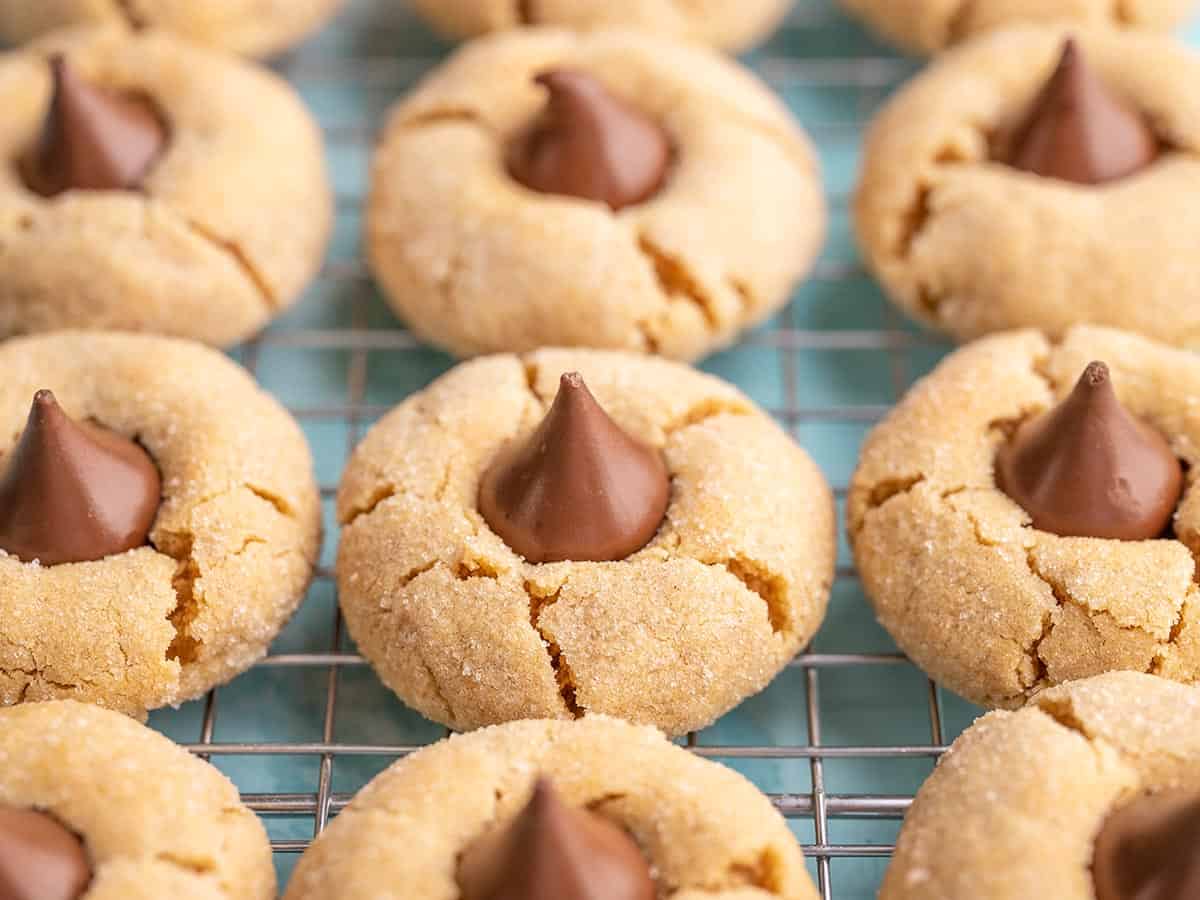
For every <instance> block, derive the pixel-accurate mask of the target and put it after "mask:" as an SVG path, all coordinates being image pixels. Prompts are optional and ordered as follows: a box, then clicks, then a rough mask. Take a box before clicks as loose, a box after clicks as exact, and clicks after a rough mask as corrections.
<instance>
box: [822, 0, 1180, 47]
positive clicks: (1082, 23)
mask: <svg viewBox="0 0 1200 900" xmlns="http://www.w3.org/2000/svg"><path fill="white" fill-rule="evenodd" d="M841 4H842V6H843V7H845V9H846V11H847V12H849V13H851V14H853V15H855V16H857V17H858V18H859V19H861V20H862V21H863V22H865V23H866V24H867V25H869V26H870V27H871V28H872V29H873V30H875V31H876V32H877V33H878V34H879V35H880V37H883V38H885V39H886V40H889V41H892V42H894V43H896V44H897V45H899V46H900V47H903V48H904V49H906V50H910V51H912V52H914V53H936V52H938V51H939V50H942V49H944V48H946V47H948V46H951V45H953V44H957V43H959V42H961V41H964V40H966V39H967V38H970V37H974V36H976V35H978V34H981V33H982V32H985V31H991V30H993V29H999V28H1006V27H1012V26H1014V25H1022V24H1035V23H1042V24H1047V25H1048V24H1053V23H1070V24H1071V25H1072V26H1074V27H1082V28H1095V27H1117V28H1122V29H1136V28H1144V29H1152V30H1158V31H1165V30H1167V29H1168V28H1172V27H1174V26H1175V25H1178V24H1179V23H1180V22H1182V21H1183V19H1184V18H1185V17H1186V16H1187V15H1188V13H1190V12H1191V11H1192V10H1193V9H1194V8H1195V4H1194V3H1193V2H1192V0H1134V2H1132V3H1126V2H1121V3H1113V2H1112V0H841Z"/></svg>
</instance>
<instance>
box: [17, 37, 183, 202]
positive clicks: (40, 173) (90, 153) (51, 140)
mask: <svg viewBox="0 0 1200 900" xmlns="http://www.w3.org/2000/svg"><path fill="white" fill-rule="evenodd" d="M50 71H51V73H52V75H53V78H54V93H53V95H52V97H51V99H50V108H49V109H48V110H47V112H46V121H45V123H44V124H43V126H42V136H41V139H40V140H39V142H38V145H37V147H35V148H34V149H33V150H32V151H30V153H28V154H27V155H26V156H25V158H24V159H23V160H22V161H21V173H22V175H23V176H24V178H25V183H26V184H27V185H28V186H29V189H30V190H32V191H34V192H36V193H38V194H41V195H42V196H43V197H53V196H55V195H56V194H61V193H62V192H63V191H69V190H75V189H78V190H90V191H110V190H133V189H135V188H137V187H139V186H140V185H141V183H142V179H143V178H144V177H145V176H146V173H147V172H148V171H149V170H150V167H151V166H152V165H153V164H154V162H155V161H156V160H157V159H158V157H159V155H160V154H161V153H162V150H163V147H164V146H166V143H167V133H166V128H165V127H164V126H163V123H162V120H161V119H160V118H159V116H158V113H157V111H156V110H155V107H154V106H153V104H151V103H150V101H148V100H146V99H144V98H141V97H136V96H129V95H124V94H116V93H113V92H111V91H106V90H103V89H101V88H98V87H94V86H93V85H90V84H88V83H87V82H86V81H84V80H83V79H82V78H80V77H79V75H78V73H76V71H75V70H74V69H73V68H72V67H71V66H70V65H69V64H68V63H67V61H66V59H64V58H63V57H62V56H55V57H54V58H53V59H51V60H50Z"/></svg>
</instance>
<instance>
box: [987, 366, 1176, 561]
mask: <svg viewBox="0 0 1200 900" xmlns="http://www.w3.org/2000/svg"><path fill="white" fill-rule="evenodd" d="M996 480H997V483H998V484H999V486H1000V489H1001V490H1002V491H1004V492H1005V493H1006V494H1008V495H1009V496H1010V497H1012V498H1013V499H1014V500H1016V501H1017V503H1019V504H1021V506H1022V507H1023V508H1024V509H1025V511H1026V512H1027V513H1029V515H1030V516H1031V517H1032V518H1033V525H1034V527H1035V528H1039V529H1041V530H1042V531H1049V532H1051V533H1053V534H1058V535H1062V536H1064V537H1068V536H1073V537H1097V538H1115V539H1118V540H1126V541H1138V540H1149V539H1152V538H1158V537H1162V535H1163V534H1164V533H1165V532H1166V530H1167V526H1168V525H1169V524H1170V522H1171V517H1172V515H1173V514H1174V512H1175V507H1176V505H1177V504H1178V503H1179V497H1180V494H1181V493H1182V492H1183V467H1182V466H1181V465H1180V463H1179V460H1178V458H1177V457H1176V456H1175V454H1174V453H1172V452H1171V447H1170V445H1169V444H1168V443H1167V441H1166V438H1164V437H1163V436H1162V434H1160V433H1159V432H1158V431H1157V430H1156V429H1155V428H1153V427H1151V426H1150V425H1148V424H1147V423H1145V422H1142V421H1140V420H1138V419H1136V418H1134V417H1133V416H1131V415H1130V414H1129V413H1128V412H1127V411H1126V410H1125V408H1124V407H1123V406H1122V405H1121V402H1120V401H1119V400H1118V399H1117V395H1116V392H1115V391H1114V390H1113V386H1112V379H1111V377H1110V376H1109V371H1108V366H1106V365H1105V364H1104V363H1102V362H1093V363H1091V364H1090V365H1089V366H1088V367H1087V369H1085V370H1084V373H1083V376H1082V377H1081V378H1080V379H1079V381H1078V383H1077V384H1076V385H1075V389H1074V390H1073V391H1072V392H1071V394H1070V396H1068V397H1067V398H1066V399H1065V400H1064V401H1063V402H1062V403H1060V404H1059V405H1058V406H1056V407H1055V408H1054V409H1052V410H1050V411H1049V412H1047V413H1044V414H1043V415H1040V416H1037V417H1036V418H1034V419H1031V420H1029V421H1027V422H1025V423H1024V424H1023V425H1021V427H1020V428H1018V429H1017V432H1016V434H1015V435H1014V436H1013V439H1012V440H1011V441H1010V442H1009V443H1008V444H1006V445H1005V446H1003V447H1001V448H1000V451H999V453H998V454H997V457H996Z"/></svg>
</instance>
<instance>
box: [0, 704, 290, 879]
mask: <svg viewBox="0 0 1200 900" xmlns="http://www.w3.org/2000/svg"><path fill="white" fill-rule="evenodd" d="M0 759H3V760H4V765H3V766H2V767H0V807H9V808H13V809H18V810H23V809H36V810H38V811H40V812H43V813H46V814H49V815H51V816H53V817H54V819H55V820H57V821H58V822H59V823H61V824H62V825H64V826H66V827H67V828H69V829H70V830H71V831H72V832H73V833H74V834H75V835H76V836H78V837H79V838H80V839H81V840H82V842H83V844H84V846H85V849H86V852H87V858H88V862H89V864H90V866H91V869H92V872H91V882H90V885H89V887H88V890H87V893H86V896H87V898H88V900H117V898H126V900H141V898H144V900H161V898H163V897H187V898H189V900H190V898H195V900H228V898H230V897H238V898H244V900H270V898H272V897H274V896H275V869H274V866H273V865H272V861H271V847H270V843H269V842H268V840H267V833H266V831H265V829H264V828H263V826H262V823H261V822H260V821H259V819H258V817H257V816H255V815H254V813H253V812H251V811H250V810H249V809H247V808H246V807H245V806H243V805H242V803H241V801H240V800H239V798H238V791H237V788H236V787H234V785H233V783H232V782H230V781H229V779H227V778H226V777H225V776H224V775H222V774H221V773H220V772H219V771H217V769H215V768H214V767H213V766H211V765H209V764H208V763H207V762H204V761H202V760H200V759H198V758H196V757H194V756H192V755H191V754H190V753H188V752H187V751H185V750H183V749H182V748H181V747H178V746H176V745H175V744H173V743H172V742H171V741H169V740H168V739H167V738H165V737H163V736H162V735H160V734H158V733H157V732H154V731H151V730H150V729H148V728H145V727H144V726H142V725H139V724H137V723H136V722H134V721H132V720H130V719H128V718H126V717H125V716H122V715H118V714H117V713H114V712H110V711H107V710H103V709H100V708H98V707H95V706H90V705H87V704H83V703H77V702H74V701H70V700H61V701H54V702H48V703H29V704H25V705H23V706H19V707H15V708H13V709H6V710H0Z"/></svg>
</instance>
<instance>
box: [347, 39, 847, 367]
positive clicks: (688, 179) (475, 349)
mask: <svg viewBox="0 0 1200 900" xmlns="http://www.w3.org/2000/svg"><path fill="white" fill-rule="evenodd" d="M552 68H557V69H562V68H573V69H578V70H582V71H584V72H586V73H587V74H589V75H591V76H592V77H593V78H595V79H597V80H599V81H600V82H601V83H602V84H603V85H604V87H605V88H606V89H607V91H609V92H610V93H612V94H613V95H614V96H616V97H618V98H619V99H620V100H621V101H622V102H624V103H627V104H631V105H633V106H635V107H636V108H637V109H638V110H639V111H640V112H641V113H642V114H644V115H646V116H648V117H649V118H650V119H652V120H653V121H655V122H656V123H657V124H658V125H660V126H661V127H662V128H664V129H665V130H666V132H667V134H668V136H669V138H670V141H671V144H672V146H673V148H674V161H673V163H672V165H671V169H670V171H669V173H668V175H667V180H666V183H665V184H664V186H663V187H662V189H661V190H659V191H658V192H657V193H656V194H655V195H654V196H652V197H651V198H650V199H649V200H647V201H646V202H644V203H638V204H635V205H632V206H627V207H625V208H624V209H621V210H620V211H619V212H615V213H614V212H613V211H612V209H610V208H609V207H608V206H606V205H605V204H603V203H598V202H592V201H586V200H580V199H576V198H574V197H568V196H560V195H555V194H546V193H538V192H535V191H533V190H530V189H529V188H526V187H524V186H523V185H522V184H521V183H519V182H518V181H517V180H515V179H514V178H513V177H512V176H511V175H510V174H509V172H508V170H507V168H506V166H505V158H506V153H507V151H508V148H509V146H510V145H511V144H512V142H513V140H514V139H515V138H516V137H517V136H518V135H520V134H522V133H524V132H525V131H527V129H528V128H529V126H530V125H531V123H532V122H533V121H535V120H536V118H537V116H538V115H539V113H540V112H541V111H542V109H543V108H544V106H545V104H546V90H545V88H543V87H540V86H539V85H538V84H537V82H536V81H535V77H536V76H537V75H538V74H540V73H542V72H544V71H545V70H547V69H552ZM366 215H367V221H366V237H365V243H366V246H367V253H368V259H369V262H370V264H371V268H372V270H373V272H374V273H375V276H376V277H377V278H378V279H379V281H380V283H381V285H382V287H383V290H384V293H385V294H386V296H387V298H388V300H389V302H390V303H391V305H392V306H393V308H394V309H395V310H396V311H397V313H398V314H399V315H400V316H401V317H402V318H403V319H404V320H405V321H406V322H407V323H408V324H409V326H410V327H411V328H412V329H413V330H414V331H415V332H416V333H417V334H419V335H420V336H421V337H422V338H424V339H425V340H427V341H430V342H432V343H435V344H437V345H439V346H442V347H445V348H447V349H449V350H450V351H451V352H453V353H455V354H458V355H460V356H470V355H477V354H481V353H492V352H521V351H526V350H532V349H536V348H537V347H540V346H591V347H605V348H613V349H624V350H644V351H651V352H657V353H661V354H662V355H665V356H669V357H673V358H680V359H691V358H695V357H698V356H701V355H703V354H705V353H708V352H710V351H712V350H714V349H716V348H718V347H721V346H723V345H726V344H728V343H729V342H731V341H732V340H733V339H734V338H735V337H736V336H737V335H738V333H739V332H741V331H742V330H743V329H744V328H747V327H750V326H752V325H754V324H757V323H759V322H761V321H762V320H763V319H765V318H766V317H767V316H769V315H770V314H771V313H773V312H775V311H776V310H778V309H779V307H781V306H782V305H783V304H784V303H785V302H786V301H787V299H788V297H789V295H790V293H791V291H792V288H793V287H794V286H795V284H796V283H797V281H798V280H799V278H800V277H801V276H802V275H803V274H804V273H805V272H807V271H808V270H809V269H810V268H811V266H812V263H813V261H814V259H815V256H816V253H817V250H818V248H819V246H820V243H821V240H822V237H823V234H824V230H825V211H824V201H823V198H822V193H821V184H820V177H819V174H818V171H817V162H816V157H815V154H814V152H813V150H812V148H811V147H810V145H809V142H808V140H807V138H805V136H804V135H803V134H802V132H801V131H800V129H799V128H798V127H797V125H796V124H795V122H794V121H793V120H792V118H791V116H790V114H789V113H788V111H787V110H786V108H785V107H784V106H783V105H782V104H781V103H779V101H778V100H777V99H776V98H775V97H773V96H772V95H771V94H770V93H769V92H768V91H767V90H766V89H765V88H764V87H763V85H762V84H761V83H760V82H758V81H757V80H756V79H755V78H754V77H753V76H751V75H750V74H749V73H748V72H747V71H745V70H743V69H742V68H740V67H738V66H737V65H736V64H735V63H731V62H729V61H727V60H724V59H722V58H720V57H718V56H716V55H715V54H713V53H711V52H709V51H706V50H703V49H701V48H698V47H693V46H686V45H683V44H677V43H674V42H671V41H667V40H664V39H661V38H656V37H653V36H650V35H644V34H637V33H634V32H628V31H613V30H602V31H597V32H593V33H590V34H588V35H584V36H579V35H574V34H571V33H569V32H566V31H559V30H554V29H531V30H527V31H521V32H509V33H504V34H499V35H495V36H492V37H488V38H483V39H480V40H477V41H475V42H473V43H471V44H469V45H467V46H466V47H464V48H463V49H461V50H459V51H458V53H456V54H455V55H454V56H453V57H451V59H450V60H449V61H448V62H447V63H446V64H444V65H443V66H442V67H440V68H439V69H437V70H435V71H434V72H433V73H432V74H431V75H430V76H429V77H428V78H427V79H426V80H425V81H424V82H423V83H422V84H421V85H420V86H419V87H418V88H417V89H416V91H414V92H413V93H412V94H410V95H409V96H408V97H407V98H406V99H405V100H403V101H402V102H401V103H400V105H399V106H398V107H397V108H396V110H395V111H394V112H393V113H392V115H391V118H390V121H389V123H388V125H387V127H386V128H385V129H384V134H383V137H382V140H381V143H380V146H379V148H378V149H377V151H376V154H375V158H374V163H373V167H372V187H371V195H370V200H369V206H368V209H367V214H366Z"/></svg>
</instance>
